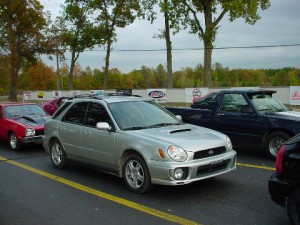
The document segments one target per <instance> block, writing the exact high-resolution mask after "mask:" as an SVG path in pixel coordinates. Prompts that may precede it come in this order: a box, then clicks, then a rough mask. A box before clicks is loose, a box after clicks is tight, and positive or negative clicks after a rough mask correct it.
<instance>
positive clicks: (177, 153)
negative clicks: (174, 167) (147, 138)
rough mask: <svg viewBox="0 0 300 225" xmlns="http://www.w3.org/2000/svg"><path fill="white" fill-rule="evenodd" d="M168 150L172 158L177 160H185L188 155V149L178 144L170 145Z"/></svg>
mask: <svg viewBox="0 0 300 225" xmlns="http://www.w3.org/2000/svg"><path fill="white" fill-rule="evenodd" d="M167 152H168V155H169V156H170V158H171V159H173V160H174V161H177V162H183V161H185V160H186V159H187V157H188V155H187V153H186V151H184V150H183V149H182V148H179V147H176V146H170V147H169V148H168V151H167Z"/></svg>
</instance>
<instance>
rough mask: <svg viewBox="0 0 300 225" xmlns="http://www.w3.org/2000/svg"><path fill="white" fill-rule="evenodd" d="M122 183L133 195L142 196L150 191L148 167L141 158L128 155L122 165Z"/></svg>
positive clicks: (135, 155)
mask: <svg viewBox="0 0 300 225" xmlns="http://www.w3.org/2000/svg"><path fill="white" fill-rule="evenodd" d="M123 171H124V174H123V176H124V181H125V184H126V186H127V188H128V189H129V190H131V191H133V192H135V193H138V194H142V193H146V192H148V191H150V190H151V189H152V183H151V177H150V173H149V170H148V167H147V165H146V163H145V161H144V160H143V159H142V157H141V156H139V155H137V154H133V155H129V156H128V157H127V159H126V161H125V164H124V169H123Z"/></svg>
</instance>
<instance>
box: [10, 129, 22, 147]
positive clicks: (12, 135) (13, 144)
mask: <svg viewBox="0 0 300 225" xmlns="http://www.w3.org/2000/svg"><path fill="white" fill-rule="evenodd" d="M9 147H10V149H11V150H14V151H17V150H20V149H21V144H20V142H19V141H18V139H17V136H16V134H15V133H14V132H11V133H10V134H9Z"/></svg>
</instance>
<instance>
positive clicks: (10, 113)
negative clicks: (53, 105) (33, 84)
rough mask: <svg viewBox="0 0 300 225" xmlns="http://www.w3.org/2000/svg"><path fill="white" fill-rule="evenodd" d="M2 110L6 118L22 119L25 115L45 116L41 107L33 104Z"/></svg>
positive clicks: (8, 107)
mask: <svg viewBox="0 0 300 225" xmlns="http://www.w3.org/2000/svg"><path fill="white" fill-rule="evenodd" d="M4 110H5V116H6V118H13V117H22V116H26V115H40V116H46V115H47V114H46V112H45V111H44V110H42V108H41V107H39V106H38V105H35V104H28V105H12V106H5V108H4Z"/></svg>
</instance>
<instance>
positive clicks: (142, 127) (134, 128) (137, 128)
mask: <svg viewBox="0 0 300 225" xmlns="http://www.w3.org/2000/svg"><path fill="white" fill-rule="evenodd" d="M146 128H148V127H145V126H139V127H128V128H125V129H123V130H142V129H146Z"/></svg>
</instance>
